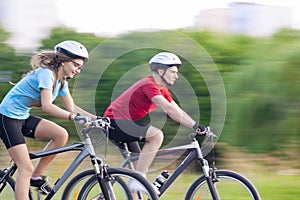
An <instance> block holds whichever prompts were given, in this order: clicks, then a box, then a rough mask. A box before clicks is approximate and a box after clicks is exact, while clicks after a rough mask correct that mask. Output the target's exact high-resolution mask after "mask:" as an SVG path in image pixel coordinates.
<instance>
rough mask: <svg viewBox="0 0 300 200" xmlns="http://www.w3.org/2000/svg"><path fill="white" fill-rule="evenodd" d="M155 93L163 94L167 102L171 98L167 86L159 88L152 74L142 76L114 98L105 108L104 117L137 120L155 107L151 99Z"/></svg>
mask: <svg viewBox="0 0 300 200" xmlns="http://www.w3.org/2000/svg"><path fill="white" fill-rule="evenodd" d="M156 95H162V96H164V97H165V98H166V99H167V100H168V101H169V102H171V101H172V100H173V99H172V96H171V93H170V91H169V90H168V88H167V87H162V88H160V87H159V86H158V85H157V84H156V83H155V81H154V79H153V77H152V76H148V77H146V78H143V79H141V80H139V81H138V82H136V83H135V84H133V85H132V86H131V87H130V88H128V89H127V90H126V91H125V92H123V93H122V94H121V95H120V96H119V97H118V98H117V99H115V100H114V101H113V102H112V103H111V104H110V105H109V107H108V108H107V109H106V111H105V113H104V117H109V118H111V119H126V120H134V121H136V120H139V119H141V118H143V117H144V116H145V115H147V114H148V113H149V112H151V111H153V110H154V109H155V108H156V105H155V104H154V103H153V102H152V101H151V99H152V98H153V97H154V96H156Z"/></svg>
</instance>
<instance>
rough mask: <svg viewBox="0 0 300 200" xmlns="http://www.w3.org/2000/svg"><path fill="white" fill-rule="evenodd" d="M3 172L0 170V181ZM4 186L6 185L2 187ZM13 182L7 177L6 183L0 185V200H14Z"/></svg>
mask: <svg viewBox="0 0 300 200" xmlns="http://www.w3.org/2000/svg"><path fill="white" fill-rule="evenodd" d="M4 174H5V172H4V171H2V170H0V179H2V177H3V176H4ZM3 184H6V185H3ZM15 184H16V183H15V181H14V180H13V179H12V178H11V177H7V178H6V181H5V182H3V183H0V188H2V186H3V188H2V190H1V191H0V200H7V199H14V198H15Z"/></svg>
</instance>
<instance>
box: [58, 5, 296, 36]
mask: <svg viewBox="0 0 300 200" xmlns="http://www.w3.org/2000/svg"><path fill="white" fill-rule="evenodd" d="M80 2H84V3H74V0H57V6H58V16H59V19H60V20H61V22H62V23H64V24H66V25H68V26H70V27H74V28H76V29H77V30H78V31H80V32H95V33H101V34H107V35H114V34H118V33H123V32H127V31H132V30H140V29H176V28H184V27H189V26H192V25H193V24H194V22H195V17H196V16H197V14H198V13H199V12H200V11H201V10H204V9H210V8H225V7H228V6H229V3H230V2H232V1H230V0H151V1H143V0H128V1H124V0H106V1H99V0H85V1H80ZM238 2H251V3H260V4H267V5H280V6H288V7H292V8H293V17H294V18H293V27H294V28H300V1H298V0H249V1H247V0H239V1H238Z"/></svg>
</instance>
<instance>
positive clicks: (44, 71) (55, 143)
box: [0, 40, 96, 200]
mask: <svg viewBox="0 0 300 200" xmlns="http://www.w3.org/2000/svg"><path fill="white" fill-rule="evenodd" d="M88 58H89V54H88V51H87V49H86V48H85V47H84V46H83V45H82V44H80V43H79V42H76V41H69V40H67V41H63V42H61V43H59V44H57V45H56V46H55V47H54V51H41V52H39V53H37V54H35V55H34V56H32V58H31V66H32V70H31V71H30V72H28V73H27V74H25V75H24V77H23V78H22V79H21V80H20V81H19V82H18V83H17V84H16V85H15V86H14V87H13V88H12V89H11V90H10V91H9V92H8V93H7V94H6V96H5V97H4V99H3V100H2V102H1V104H0V137H1V139H2V140H3V142H4V144H5V146H6V148H7V151H8V153H9V155H10V157H11V158H12V160H13V161H14V162H15V163H16V164H17V166H18V176H17V178H16V185H15V194H16V197H15V198H16V199H17V200H21V199H22V200H24V199H28V191H29V187H30V185H31V186H33V187H37V188H38V189H39V190H40V191H41V192H43V193H46V194H47V193H48V192H49V190H50V189H51V188H50V187H49V186H48V185H47V180H46V179H45V176H43V173H44V171H45V170H46V168H47V166H48V165H49V163H50V162H51V161H52V159H53V158H54V157H55V155H51V156H48V157H44V158H41V159H40V160H39V162H38V164H37V166H36V168H35V169H34V167H33V164H32V163H31V160H30V158H29V154H28V148H27V146H26V144H25V140H24V136H25V137H29V138H34V139H44V138H46V139H50V142H49V143H48V144H47V145H46V147H45V150H49V149H52V148H57V147H61V146H63V145H65V144H66V143H67V140H68V133H67V131H66V130H65V129H64V128H63V127H61V126H59V125H58V124H56V123H54V122H52V121H49V120H47V119H43V118H41V117H38V116H33V115H31V114H30V110H31V109H32V108H33V107H40V108H41V109H42V110H43V111H44V112H45V113H46V114H47V115H49V116H53V117H57V118H62V119H67V120H70V121H71V120H74V118H75V117H76V115H77V113H79V114H80V115H84V116H90V117H91V118H92V119H96V116H95V115H92V114H90V113H88V112H86V111H84V110H83V109H81V108H79V107H78V106H76V105H75V104H74V102H73V99H72V97H71V95H70V92H69V88H68V82H67V79H68V78H73V77H74V76H75V75H76V74H78V73H80V71H81V69H82V67H83V64H84V63H85V62H86V61H87V60H88ZM58 96H59V97H60V99H61V101H62V103H63V105H64V107H65V109H62V108H60V107H58V106H56V105H54V104H53V101H54V100H55V99H56V97H58Z"/></svg>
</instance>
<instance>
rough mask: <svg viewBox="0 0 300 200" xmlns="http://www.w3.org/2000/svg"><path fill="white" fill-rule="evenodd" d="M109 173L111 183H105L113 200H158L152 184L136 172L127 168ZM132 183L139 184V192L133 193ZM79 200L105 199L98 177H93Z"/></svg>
mask: <svg viewBox="0 0 300 200" xmlns="http://www.w3.org/2000/svg"><path fill="white" fill-rule="evenodd" d="M107 171H108V174H109V177H110V181H108V182H107V181H105V182H106V186H105V187H106V189H107V190H108V191H107V192H108V193H109V194H110V195H111V194H112V193H113V194H112V196H113V197H111V199H117V200H132V199H148V200H157V199H158V196H157V194H156V192H155V191H154V188H153V187H152V184H150V183H149V182H148V181H147V180H146V179H145V178H144V177H143V176H141V175H140V174H137V173H136V172H134V171H132V170H129V169H125V168H109V169H107ZM132 181H135V183H137V184H138V187H139V188H140V190H139V191H138V192H131V190H130V186H129V184H130V182H132ZM110 187H111V188H110ZM111 189H112V190H111ZM78 199H80V200H87V199H105V198H104V195H103V191H102V190H101V187H100V185H99V182H98V179H97V176H96V175H94V176H92V177H91V178H90V179H89V180H88V181H87V182H86V183H85V184H84V186H83V187H82V190H81V191H80V193H79V196H78Z"/></svg>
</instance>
